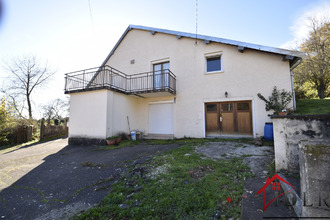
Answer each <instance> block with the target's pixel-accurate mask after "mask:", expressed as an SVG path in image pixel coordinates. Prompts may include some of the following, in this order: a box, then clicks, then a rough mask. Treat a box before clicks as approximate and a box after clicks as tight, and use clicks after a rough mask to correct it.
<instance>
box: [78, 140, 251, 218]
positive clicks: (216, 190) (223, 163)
mask: <svg viewBox="0 0 330 220" xmlns="http://www.w3.org/2000/svg"><path fill="white" fill-rule="evenodd" d="M242 160H243V159H242V158H232V159H229V160H219V161H213V160H211V159H202V158H201V156H200V155H199V154H197V153H195V151H194V147H191V144H186V145H185V146H182V147H179V148H176V149H174V150H171V151H169V152H167V153H164V154H161V155H158V156H155V157H154V158H153V159H152V160H150V161H149V163H147V164H144V165H137V166H133V167H131V168H130V171H129V172H128V174H127V175H126V176H125V177H123V178H122V179H121V180H119V181H118V182H117V183H114V184H113V186H112V189H111V191H110V193H109V194H108V195H107V196H106V197H105V198H104V199H103V201H102V202H101V203H100V204H99V205H98V206H97V207H94V208H92V209H89V210H88V211H86V212H84V213H81V214H79V215H77V216H75V217H74V219H209V218H213V217H214V216H215V215H218V217H221V218H229V217H233V218H240V211H241V200H242V199H241V198H242V194H243V184H244V179H245V178H246V177H248V176H252V173H251V172H250V171H249V168H248V167H247V166H246V165H244V163H243V161H242Z"/></svg>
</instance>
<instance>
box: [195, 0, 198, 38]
mask: <svg viewBox="0 0 330 220" xmlns="http://www.w3.org/2000/svg"><path fill="white" fill-rule="evenodd" d="M197 30H198V0H196V41H195V44H197Z"/></svg>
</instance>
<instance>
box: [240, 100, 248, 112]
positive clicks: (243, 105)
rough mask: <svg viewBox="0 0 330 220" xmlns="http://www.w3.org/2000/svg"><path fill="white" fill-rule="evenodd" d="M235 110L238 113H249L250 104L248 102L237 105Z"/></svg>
mask: <svg viewBox="0 0 330 220" xmlns="http://www.w3.org/2000/svg"><path fill="white" fill-rule="evenodd" d="M237 110H238V111H249V110H250V104H249V103H248V102H241V103H237Z"/></svg>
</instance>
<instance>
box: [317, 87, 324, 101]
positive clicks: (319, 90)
mask: <svg viewBox="0 0 330 220" xmlns="http://www.w3.org/2000/svg"><path fill="white" fill-rule="evenodd" d="M324 91H325V90H324V89H318V90H317V94H318V95H319V98H320V99H324V98H325V96H324Z"/></svg>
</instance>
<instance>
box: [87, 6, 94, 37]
mask: <svg viewBox="0 0 330 220" xmlns="http://www.w3.org/2000/svg"><path fill="white" fill-rule="evenodd" d="M88 6H89V14H90V16H91V22H92V28H93V31H94V22H93V16H92V9H91V1H90V0H88Z"/></svg>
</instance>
